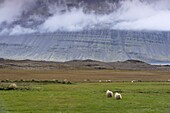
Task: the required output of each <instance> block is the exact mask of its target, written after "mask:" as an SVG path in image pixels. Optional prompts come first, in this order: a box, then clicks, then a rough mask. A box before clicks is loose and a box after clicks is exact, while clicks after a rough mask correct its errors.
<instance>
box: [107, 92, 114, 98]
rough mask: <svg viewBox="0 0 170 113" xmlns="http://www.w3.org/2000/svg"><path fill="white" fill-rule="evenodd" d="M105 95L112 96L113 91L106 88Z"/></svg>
mask: <svg viewBox="0 0 170 113" xmlns="http://www.w3.org/2000/svg"><path fill="white" fill-rule="evenodd" d="M106 97H108V98H111V97H113V92H112V91H110V90H107V91H106Z"/></svg>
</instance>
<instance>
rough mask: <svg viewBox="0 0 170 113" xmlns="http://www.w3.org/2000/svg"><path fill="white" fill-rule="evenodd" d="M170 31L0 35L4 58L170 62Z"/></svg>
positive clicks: (95, 31) (94, 31) (93, 31)
mask: <svg viewBox="0 0 170 113" xmlns="http://www.w3.org/2000/svg"><path fill="white" fill-rule="evenodd" d="M169 48H170V32H161V31H127V30H87V31H77V32H61V31H60V32H55V33H40V34H39V33H35V34H27V35H14V36H9V35H7V36H0V57H1V58H6V59H16V60H24V59H30V60H45V61H70V60H85V59H92V60H98V61H104V62H115V61H125V60H130V59H133V60H140V61H144V62H147V63H156V62H170V49H169Z"/></svg>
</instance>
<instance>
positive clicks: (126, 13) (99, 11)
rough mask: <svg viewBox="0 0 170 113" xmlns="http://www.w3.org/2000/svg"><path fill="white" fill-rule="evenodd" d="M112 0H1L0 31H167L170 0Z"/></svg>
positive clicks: (9, 32) (169, 28)
mask: <svg viewBox="0 0 170 113" xmlns="http://www.w3.org/2000/svg"><path fill="white" fill-rule="evenodd" d="M70 1H72V2H70ZM113 1H114V0H109V1H102V2H101V1H100V2H93V3H92V2H89V1H88V0H87V1H86V0H77V1H76V0H12V1H11V0H2V1H0V16H1V18H0V34H1V35H4V34H9V35H16V34H26V33H34V32H55V31H58V30H62V31H77V30H84V29H125V30H158V31H170V23H169V19H170V5H169V4H170V1H169V0H119V1H118V0H117V1H118V2H113Z"/></svg>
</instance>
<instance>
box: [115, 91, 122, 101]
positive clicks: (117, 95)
mask: <svg viewBox="0 0 170 113" xmlns="http://www.w3.org/2000/svg"><path fill="white" fill-rule="evenodd" d="M115 99H116V100H120V99H122V95H121V94H120V93H117V92H116V93H115Z"/></svg>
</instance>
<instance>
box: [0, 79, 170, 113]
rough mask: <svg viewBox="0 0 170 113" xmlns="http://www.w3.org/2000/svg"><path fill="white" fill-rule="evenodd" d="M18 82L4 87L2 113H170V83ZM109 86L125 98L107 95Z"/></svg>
mask: <svg viewBox="0 0 170 113" xmlns="http://www.w3.org/2000/svg"><path fill="white" fill-rule="evenodd" d="M3 84H7V83H3ZM1 85H2V83H1ZM17 85H18V89H17V90H0V113H169V112H170V82H135V83H131V82H112V83H97V82H96V83H78V82H75V83H72V84H61V83H17ZM21 87H22V88H21ZM23 87H25V88H27V89H24V88H23ZM107 89H110V90H112V91H113V92H115V91H118V92H120V93H121V94H122V96H123V99H122V100H115V99H114V98H106V96H105V91H106V90H107Z"/></svg>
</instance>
